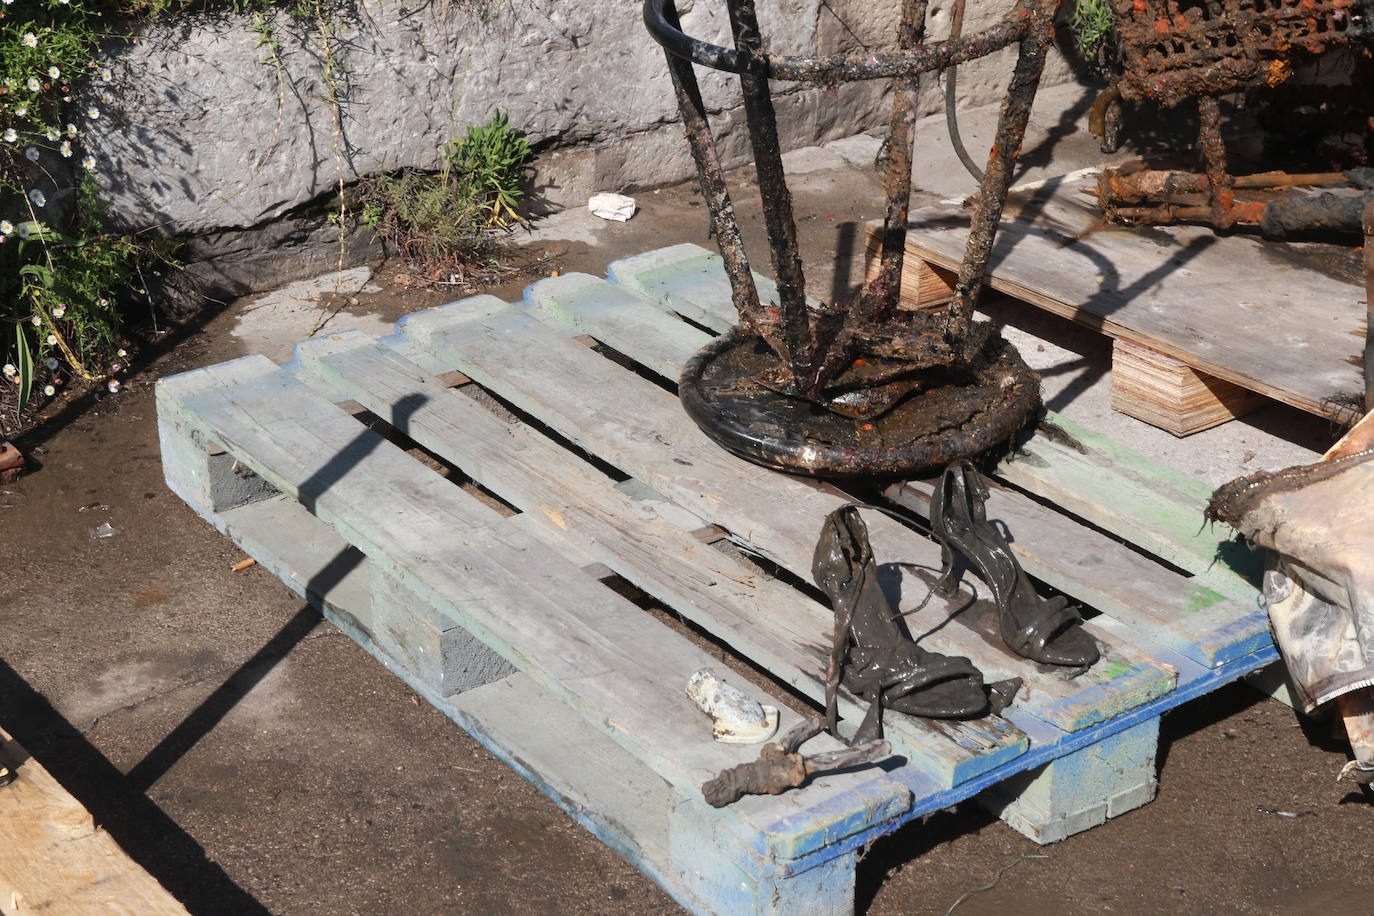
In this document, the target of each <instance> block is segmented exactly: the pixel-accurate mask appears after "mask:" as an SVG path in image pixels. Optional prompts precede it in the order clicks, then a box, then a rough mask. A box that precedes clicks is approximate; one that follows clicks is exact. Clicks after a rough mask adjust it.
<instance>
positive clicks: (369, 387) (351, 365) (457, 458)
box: [297, 334, 968, 784]
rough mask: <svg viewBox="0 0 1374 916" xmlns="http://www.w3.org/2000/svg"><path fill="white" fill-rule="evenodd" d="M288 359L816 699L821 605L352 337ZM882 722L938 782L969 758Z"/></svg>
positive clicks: (906, 726) (823, 625)
mask: <svg viewBox="0 0 1374 916" xmlns="http://www.w3.org/2000/svg"><path fill="white" fill-rule="evenodd" d="M560 339H561V338H560ZM571 346H574V347H575V349H577V350H578V351H581V352H586V350H585V348H582V347H576V346H575V345H571ZM297 359H298V361H299V362H300V363H301V364H302V366H304V367H308V368H311V369H313V370H314V371H315V372H316V373H318V375H319V377H320V378H321V380H323V381H325V382H326V383H327V384H329V385H331V386H333V387H335V388H336V389H337V390H338V391H339V393H340V394H341V395H344V396H346V397H348V398H351V399H353V400H356V401H358V402H359V403H361V404H363V405H364V406H365V407H367V408H368V409H369V410H371V411H373V412H374V413H376V414H378V415H379V416H382V417H384V418H388V419H390V420H391V421H392V423H393V425H396V426H397V428H398V429H401V430H402V431H403V432H405V433H406V434H407V435H409V436H411V437H412V438H414V439H416V440H417V441H419V442H421V444H423V445H425V446H426V447H428V448H431V449H432V450H434V451H436V452H438V453H440V454H442V455H444V456H445V457H446V458H448V459H449V460H451V461H453V462H454V463H456V464H458V465H459V466H460V467H462V468H463V470H464V471H465V472H466V473H468V474H469V475H470V476H472V477H474V478H475V479H477V480H479V481H481V482H482V483H483V484H484V485H486V486H488V487H490V488H491V489H493V490H495V491H496V492H497V493H498V494H500V495H501V496H503V497H504V498H506V499H508V500H509V501H510V502H512V503H513V504H515V505H516V506H518V507H519V508H521V509H522V510H525V511H526V513H527V515H528V516H529V517H530V518H531V519H532V520H533V521H534V522H535V523H539V524H542V525H543V527H544V528H545V529H546V530H551V531H553V532H556V534H557V536H558V538H560V539H563V538H572V539H573V541H574V543H575V544H576V546H577V547H578V549H580V550H583V551H586V552H587V553H588V554H589V555H590V556H592V557H593V558H595V559H596V560H597V561H599V562H601V563H603V564H605V565H606V566H607V567H609V568H611V569H613V570H615V571H616V572H618V573H619V574H621V575H622V576H624V577H625V578H626V579H628V580H629V581H631V582H634V583H635V584H636V585H638V586H639V587H641V588H643V589H644V590H645V591H647V592H649V593H650V594H653V595H654V596H655V597H658V598H659V599H660V600H662V601H664V602H665V603H667V604H668V605H669V606H671V607H674V608H676V609H677V610H679V611H680V612H681V613H683V614H685V615H686V616H688V617H689V618H690V619H692V620H693V621H694V622H696V623H698V624H699V625H701V626H703V627H704V628H706V629H707V630H708V631H710V632H712V633H714V634H716V635H717V636H720V637H721V638H723V639H725V640H726V641H727V642H730V643H731V644H732V645H734V646H735V647H736V648H737V649H738V650H739V651H740V652H741V654H743V655H744V656H746V657H748V658H750V659H751V660H752V661H753V662H754V663H755V664H758V665H760V666H762V667H764V668H765V669H767V670H769V671H771V672H773V673H774V674H775V675H776V676H778V677H779V678H781V679H782V680H784V681H785V682H787V683H789V684H791V685H792V686H794V687H795V688H797V689H798V690H800V691H802V692H803V693H805V694H806V695H808V696H810V697H811V698H812V699H813V700H817V701H823V699H824V685H823V682H822V680H821V675H822V674H823V670H824V665H825V659H826V657H827V656H828V652H829V648H828V646H829V637H830V633H831V631H832V628H833V625H834V624H833V618H832V616H831V614H830V612H829V611H828V610H827V609H826V608H824V607H822V606H820V605H818V604H816V603H815V602H814V601H811V600H810V599H808V598H806V597H805V596H803V595H801V594H799V593H798V592H796V591H795V590H793V589H792V588H790V587H788V586H785V585H783V584H782V583H780V582H777V581H774V580H769V579H767V578H765V577H761V576H759V575H758V574H757V572H756V571H755V570H752V569H750V568H749V567H747V566H744V565H743V564H741V563H738V562H736V561H733V560H731V559H729V558H728V557H726V556H725V555H723V554H721V553H720V552H719V551H716V550H714V549H712V548H710V547H709V546H706V545H703V544H700V543H698V542H697V541H696V539H695V538H693V537H692V536H691V535H690V534H688V533H687V532H685V531H683V530H682V529H681V528H678V527H677V526H675V525H672V524H670V523H668V522H665V521H663V520H662V519H659V518H657V517H656V516H654V517H645V516H643V515H642V514H640V513H639V511H638V507H639V504H637V503H636V502H635V501H634V500H632V499H631V498H630V497H628V496H626V495H625V494H623V493H621V492H620V491H618V490H617V489H616V488H615V487H614V485H612V483H611V482H610V480H609V479H608V478H606V477H605V475H603V474H601V473H600V472H599V471H596V470H595V469H594V468H591V467H590V466H589V465H587V464H586V463H585V462H582V461H581V460H579V459H576V458H575V457H574V456H573V455H572V454H571V453H570V452H568V451H567V450H566V449H563V448H562V447H560V446H557V445H555V444H554V443H552V442H551V441H550V440H548V439H546V438H545V437H543V436H539V435H537V434H535V433H533V432H532V431H531V430H529V429H528V428H526V427H523V426H519V425H511V424H508V423H505V422H504V421H502V420H500V419H498V418H497V417H496V416H494V415H493V414H491V413H490V412H489V411H487V410H486V409H484V408H483V407H481V406H480V405H479V404H477V403H476V402H474V401H472V400H471V399H470V398H467V397H466V396H464V395H462V394H459V393H457V392H452V391H449V390H446V389H444V388H443V387H442V386H439V385H437V384H436V383H435V382H434V381H433V380H432V378H431V377H430V376H429V375H428V374H427V373H424V372H422V371H420V370H419V369H418V368H416V367H414V366H413V365H411V364H409V363H407V361H405V360H403V359H401V358H399V357H397V356H395V355H394V354H393V353H390V352H388V351H387V349H386V348H384V347H381V346H379V345H377V344H375V343H373V342H372V341H370V340H369V339H368V338H366V337H364V336H363V335H359V334H337V335H332V336H331V337H330V338H323V339H315V340H311V341H307V342H305V343H302V344H299V345H298V346H297ZM620 372H621V374H622V375H626V376H628V375H629V373H627V372H625V371H624V370H620ZM407 403H409V404H414V405H415V406H414V407H411V408H407V409H405V411H404V416H401V415H399V411H398V410H397V408H396V407H395V405H396V404H407ZM842 711H843V713H844V714H845V716H846V717H849V718H854V717H858V718H861V717H862V715H863V713H864V711H865V710H864V709H862V708H861V707H859V706H858V705H856V704H854V703H852V702H849V701H846V702H845V708H844V709H843V710H842ZM895 721H896V720H894V722H895ZM891 731H892V737H893V739H894V741H895V742H896V743H897V744H898V745H899V746H900V747H901V748H902V749H903V751H904V752H905V753H907V754H908V756H911V757H912V758H913V759H922V760H924V759H930V760H932V761H934V766H935V769H936V771H937V772H939V773H941V774H943V775H944V777H945V778H947V779H950V780H952V779H953V773H954V770H955V768H956V766H957V764H958V763H960V762H961V761H963V760H964V759H965V758H966V757H968V752H967V751H966V750H964V749H962V748H961V747H958V746H951V745H949V743H948V739H947V738H946V736H945V734H944V733H943V732H940V731H935V730H933V729H931V728H929V727H927V726H925V725H924V724H922V723H920V722H916V721H912V722H903V723H900V724H894V726H893V728H892V729H891ZM951 784H952V783H951Z"/></svg>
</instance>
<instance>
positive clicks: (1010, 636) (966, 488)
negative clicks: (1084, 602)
mask: <svg viewBox="0 0 1374 916" xmlns="http://www.w3.org/2000/svg"><path fill="white" fill-rule="evenodd" d="M987 496H988V485H987V482H986V481H985V480H983V478H982V476H981V475H980V474H979V473H978V471H977V469H976V468H974V466H973V464H972V463H971V462H969V461H968V460H967V459H962V460H960V461H956V462H955V463H953V464H951V465H950V466H949V467H947V468H945V473H944V475H943V476H942V477H941V478H940V483H939V485H938V486H937V487H936V488H935V492H934V493H933V494H932V495H931V498H930V528H931V536H932V537H934V538H935V539H936V540H937V541H939V542H940V547H941V550H942V556H943V560H944V569H943V571H942V572H941V575H940V581H939V582H938V583H937V585H936V588H937V590H938V591H940V592H941V593H942V594H946V595H948V594H953V592H954V590H955V588H956V587H957V586H958V581H959V570H958V567H957V565H956V564H957V561H958V557H960V556H962V557H963V558H965V559H966V560H967V561H968V562H969V565H970V566H972V567H973V569H974V570H975V571H977V573H978V575H979V576H980V577H981V578H982V579H983V581H984V582H986V583H987V584H988V588H990V589H991V590H992V596H993V598H994V600H996V602H997V613H998V618H999V625H1000V629H1001V633H1002V641H1003V642H1005V643H1006V644H1007V648H1009V649H1011V650H1012V651H1013V652H1015V653H1016V654H1017V655H1020V656H1021V657H1022V658H1028V659H1030V660H1031V661H1037V662H1043V663H1045V664H1048V665H1064V666H1066V667H1075V668H1083V667H1087V666H1088V665H1091V664H1092V663H1093V662H1095V661H1097V659H1098V657H1099V652H1098V648H1097V643H1096V642H1094V641H1093V638H1092V636H1091V635H1090V634H1089V633H1088V631H1087V630H1085V629H1083V626H1082V624H1083V617H1082V615H1081V614H1079V612H1078V608H1077V607H1075V606H1073V605H1070V604H1069V602H1068V599H1066V598H1064V597H1062V596H1055V597H1053V598H1042V597H1041V596H1040V594H1039V593H1038V592H1036V590H1035V586H1034V585H1033V584H1032V583H1031V581H1030V577H1029V576H1027V575H1026V573H1025V571H1024V570H1023V569H1022V568H1021V564H1020V563H1018V562H1016V556H1015V555H1014V554H1013V553H1012V552H1011V545H1010V544H1008V543H1007V541H1006V539H1005V538H1004V537H1002V534H1001V532H999V531H998V530H997V527H996V526H995V525H993V524H992V523H991V522H989V521H988V517H987V507H986V506H985V505H984V501H985V500H986V499H987Z"/></svg>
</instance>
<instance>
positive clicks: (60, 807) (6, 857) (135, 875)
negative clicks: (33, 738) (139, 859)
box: [0, 729, 186, 916]
mask: <svg viewBox="0 0 1374 916" xmlns="http://www.w3.org/2000/svg"><path fill="white" fill-rule="evenodd" d="M0 746H3V747H4V749H5V752H6V756H7V757H8V758H9V759H10V760H11V761H12V762H14V763H17V764H18V766H17V767H16V773H17V776H16V778H15V781H14V782H12V783H10V784H9V785H8V786H5V787H3V788H0V811H3V812H4V814H3V815H0V912H4V913H15V914H23V913H62V914H70V916H105V914H110V913H116V914H118V913H125V914H129V916H171V914H181V916H185V914H186V908H185V907H183V906H182V905H181V904H180V903H179V902H177V899H176V898H175V897H173V896H172V895H171V894H169V893H168V892H167V890H166V889H165V888H164V887H163V886H162V885H161V884H159V883H158V882H157V881H156V880H155V879H154V878H153V876H152V875H150V874H148V873H147V872H146V871H144V870H143V869H142V868H141V867H140V866H139V865H138V864H137V863H136V862H134V860H133V859H131V858H129V855H128V853H126V852H125V851H124V850H123V849H120V848H119V844H118V843H116V842H115V841H114V839H113V838H112V837H111V836H110V835H109V834H108V833H106V832H105V831H104V830H103V829H101V828H100V827H98V826H96V824H95V822H94V820H93V819H92V818H91V814H90V812H89V811H87V810H86V809H85V807H83V806H82V804H81V803H80V802H78V801H77V800H76V799H75V798H73V797H72V796H71V794H70V793H69V792H67V790H66V789H64V788H62V786H61V784H60V783H58V781H57V780H56V779H54V778H53V776H52V774H51V773H49V772H48V771H47V770H46V769H45V768H44V767H43V765H42V764H40V763H39V762H38V761H37V760H35V759H33V758H32V757H29V756H28V754H27V753H25V752H24V750H23V748H21V747H20V746H19V745H18V744H17V743H16V742H15V741H14V739H13V738H12V737H11V736H10V735H9V734H8V733H7V732H6V731H5V730H4V729H0Z"/></svg>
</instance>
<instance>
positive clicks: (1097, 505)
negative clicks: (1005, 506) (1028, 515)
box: [997, 416, 1260, 605]
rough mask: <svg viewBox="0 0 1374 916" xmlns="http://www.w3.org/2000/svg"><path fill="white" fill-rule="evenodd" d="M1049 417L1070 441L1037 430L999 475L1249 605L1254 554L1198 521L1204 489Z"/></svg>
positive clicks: (1256, 572)
mask: <svg viewBox="0 0 1374 916" xmlns="http://www.w3.org/2000/svg"><path fill="white" fill-rule="evenodd" d="M1049 420H1050V422H1051V423H1052V424H1053V425H1054V426H1055V427H1058V429H1059V430H1062V431H1063V432H1064V433H1067V434H1068V436H1069V437H1071V438H1072V440H1073V441H1072V442H1070V441H1063V440H1062V438H1061V437H1057V436H1050V435H1047V434H1046V433H1045V432H1043V431H1041V432H1038V433H1037V434H1036V435H1035V436H1034V437H1033V438H1032V439H1030V441H1029V442H1027V443H1026V444H1025V445H1024V446H1023V447H1022V448H1021V449H1020V450H1018V451H1017V452H1016V454H1014V455H1012V456H1011V457H1010V458H1009V459H1007V460H1006V461H1004V462H1003V463H1002V464H1001V466H1000V467H999V468H998V470H997V475H998V476H999V477H1001V478H1002V479H1004V480H1006V481H1007V482H1008V483H1011V484H1013V485H1015V486H1017V487H1020V488H1021V489H1023V490H1026V491H1027V492H1030V493H1033V494H1035V495H1036V496H1040V497H1042V498H1044V499H1048V500H1050V501H1051V502H1053V503H1055V504H1056V505H1059V506H1061V507H1062V508H1063V509H1064V510H1065V511H1067V512H1071V513H1073V514H1074V515H1077V516H1079V517H1081V518H1084V519H1086V520H1087V521H1088V522H1090V523H1092V524H1094V525H1097V526H1099V527H1101V528H1104V529H1105V530H1107V531H1110V532H1112V533H1113V534H1116V535H1118V536H1120V537H1122V538H1124V539H1126V540H1128V541H1130V542H1131V543H1133V544H1137V545H1139V546H1141V547H1143V548H1144V549H1146V550H1148V551H1149V552H1151V553H1153V554H1155V555H1156V556H1158V557H1161V558H1162V559H1164V560H1167V561H1168V562H1170V563H1173V564H1175V565H1177V566H1179V567H1181V568H1183V569H1185V570H1187V571H1188V572H1190V573H1193V574H1194V575H1196V576H1204V577H1206V578H1207V579H1208V580H1210V581H1209V582H1208V584H1209V585H1210V586H1211V587H1213V588H1216V589H1217V590H1219V591H1222V592H1224V593H1225V594H1226V595H1228V596H1229V597H1232V598H1234V599H1236V600H1237V601H1240V602H1242V603H1245V604H1247V605H1248V604H1252V603H1253V602H1254V600H1255V593H1256V583H1257V582H1258V577H1259V574H1260V562H1259V560H1260V557H1259V554H1258V552H1257V551H1253V550H1251V549H1250V548H1248V547H1246V546H1244V545H1243V544H1241V543H1240V542H1238V541H1233V540H1230V539H1229V536H1228V530H1226V529H1224V528H1217V527H1215V526H1212V525H1209V524H1207V523H1206V522H1205V521H1204V520H1203V515H1202V513H1203V510H1204V509H1205V508H1206V505H1207V500H1208V499H1209V498H1210V497H1211V488H1210V487H1209V486H1207V485H1206V484H1205V483H1202V482H1201V481H1198V480H1195V479H1193V478H1191V477H1189V476H1187V475H1186V474H1183V473H1181V472H1179V471H1177V470H1175V469H1173V468H1170V467H1168V466H1166V465H1162V464H1160V463H1158V462H1155V461H1151V460H1150V459H1148V458H1146V457H1144V456H1143V455H1140V454H1139V453H1138V452H1135V451H1133V450H1132V449H1130V448H1127V447H1126V446H1124V445H1121V444H1120V443H1118V442H1115V441H1113V440H1111V439H1108V438H1106V437H1105V436H1101V435H1098V434H1096V433H1094V432H1093V431H1092V430H1090V429H1087V428H1086V427H1083V426H1081V425H1079V424H1077V423H1074V422H1072V421H1070V420H1067V419H1065V418H1064V417H1060V416H1052V417H1050V418H1049Z"/></svg>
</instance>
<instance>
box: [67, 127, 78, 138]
mask: <svg viewBox="0 0 1374 916" xmlns="http://www.w3.org/2000/svg"><path fill="white" fill-rule="evenodd" d="M67 136H68V137H75V136H76V125H75V124H68V125H67Z"/></svg>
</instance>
